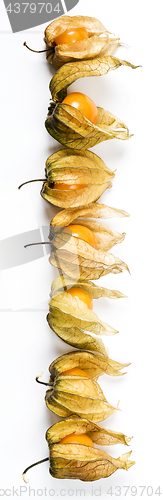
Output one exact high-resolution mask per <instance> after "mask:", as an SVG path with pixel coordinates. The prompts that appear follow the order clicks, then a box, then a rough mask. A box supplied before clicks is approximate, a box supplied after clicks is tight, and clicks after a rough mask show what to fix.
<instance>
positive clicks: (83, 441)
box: [59, 432, 94, 448]
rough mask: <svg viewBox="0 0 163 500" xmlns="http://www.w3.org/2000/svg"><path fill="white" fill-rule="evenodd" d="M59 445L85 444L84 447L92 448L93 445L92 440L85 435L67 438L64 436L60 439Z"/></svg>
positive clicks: (74, 435)
mask: <svg viewBox="0 0 163 500" xmlns="http://www.w3.org/2000/svg"><path fill="white" fill-rule="evenodd" d="M59 443H77V444H85V445H86V446H92V448H94V443H93V441H92V439H90V438H89V437H88V436H87V435H86V434H75V433H74V432H73V433H72V434H69V436H65V437H64V438H62V439H61V440H60V441H59Z"/></svg>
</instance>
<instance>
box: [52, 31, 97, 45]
mask: <svg viewBox="0 0 163 500" xmlns="http://www.w3.org/2000/svg"><path fill="white" fill-rule="evenodd" d="M87 38H89V35H88V31H87V30H86V28H72V29H69V30H66V31H64V33H62V34H61V35H58V36H56V38H55V40H54V42H55V44H56V45H62V44H64V43H72V42H79V41H80V40H86V39H87Z"/></svg>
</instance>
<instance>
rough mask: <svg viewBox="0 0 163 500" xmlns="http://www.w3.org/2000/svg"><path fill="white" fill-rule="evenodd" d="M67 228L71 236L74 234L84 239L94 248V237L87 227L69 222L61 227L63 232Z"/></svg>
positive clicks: (95, 245)
mask: <svg viewBox="0 0 163 500" xmlns="http://www.w3.org/2000/svg"><path fill="white" fill-rule="evenodd" d="M67 230H68V231H71V233H72V236H76V237H78V238H80V239H81V240H84V241H86V242H87V243H89V245H91V246H92V247H94V248H96V247H97V242H96V237H95V235H94V233H93V231H91V230H90V229H89V228H88V227H85V226H82V225H81V224H70V225H69V226H67V227H66V228H65V229H63V231H65V232H67Z"/></svg>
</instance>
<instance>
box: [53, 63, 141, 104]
mask: <svg viewBox="0 0 163 500" xmlns="http://www.w3.org/2000/svg"><path fill="white" fill-rule="evenodd" d="M120 66H128V67H130V68H132V69H136V68H138V66H134V65H133V64H131V63H129V62H127V61H124V60H121V59H117V57H112V56H103V57H98V58H96V59H93V60H88V61H86V60H85V61H81V62H78V63H76V62H73V63H68V64H65V65H64V66H62V68H60V69H59V70H58V71H57V72H56V73H55V75H54V76H53V78H52V79H51V81H50V86H49V88H50V92H51V95H52V99H53V101H59V102H62V100H63V99H64V97H65V96H66V95H67V88H68V87H69V86H70V85H71V84H72V83H74V81H76V80H77V79H79V78H85V77H91V76H102V75H106V74H107V73H108V72H109V71H111V70H115V69H117V68H119V67H120Z"/></svg>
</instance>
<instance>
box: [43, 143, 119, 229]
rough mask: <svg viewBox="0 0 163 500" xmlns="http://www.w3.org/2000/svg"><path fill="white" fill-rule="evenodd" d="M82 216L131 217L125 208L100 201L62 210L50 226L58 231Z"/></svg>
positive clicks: (102, 217) (76, 221)
mask: <svg viewBox="0 0 163 500" xmlns="http://www.w3.org/2000/svg"><path fill="white" fill-rule="evenodd" d="M87 153H88V151H87ZM80 217H92V218H95V219H110V218H113V217H129V214H128V213H127V212H124V210H120V209H118V208H112V207H108V206H107V205H104V204H100V203H90V204H89V205H87V206H84V207H83V206H82V207H80V208H70V209H67V210H61V211H60V212H59V213H58V214H57V215H55V217H54V218H53V219H52V221H51V223H50V227H51V229H52V230H53V233H52V234H54V233H55V232H58V231H59V228H63V227H66V226H69V224H71V223H72V222H75V224H78V222H79V218H80Z"/></svg>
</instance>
